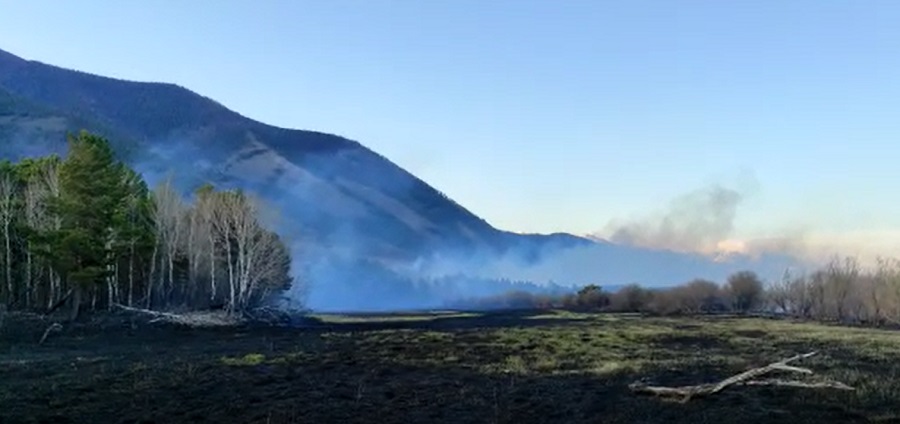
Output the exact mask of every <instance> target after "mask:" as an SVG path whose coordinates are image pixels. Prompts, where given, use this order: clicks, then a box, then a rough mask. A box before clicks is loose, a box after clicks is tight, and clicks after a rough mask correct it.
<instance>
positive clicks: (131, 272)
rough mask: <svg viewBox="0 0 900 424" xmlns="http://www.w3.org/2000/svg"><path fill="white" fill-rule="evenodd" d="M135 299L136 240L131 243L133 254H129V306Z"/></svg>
mask: <svg viewBox="0 0 900 424" xmlns="http://www.w3.org/2000/svg"><path fill="white" fill-rule="evenodd" d="M133 300H134V242H132V243H131V255H129V256H128V306H134V305H132V302H133Z"/></svg>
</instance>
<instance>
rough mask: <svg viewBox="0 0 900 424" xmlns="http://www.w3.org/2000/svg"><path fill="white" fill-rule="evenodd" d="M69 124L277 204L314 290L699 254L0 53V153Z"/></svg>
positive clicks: (182, 100)
mask: <svg viewBox="0 0 900 424" xmlns="http://www.w3.org/2000/svg"><path fill="white" fill-rule="evenodd" d="M81 129H87V130H90V131H92V132H96V133H98V134H100V135H103V136H106V137H108V138H109V139H110V140H111V141H113V142H114V145H115V146H116V147H117V151H118V152H121V153H122V155H123V156H125V159H126V160H127V161H129V162H130V163H132V164H133V165H134V166H135V167H136V168H137V169H138V171H140V172H141V173H142V174H144V176H145V178H146V179H147V180H148V181H149V182H151V183H153V182H158V181H161V180H162V179H163V178H165V177H166V176H167V175H169V174H170V173H171V172H172V171H173V170H174V171H180V172H176V173H175V174H174V178H175V179H176V182H177V183H178V186H179V187H181V188H182V189H183V190H184V191H185V193H186V194H187V193H189V192H190V191H191V190H192V189H193V188H195V187H197V186H199V185H200V184H202V183H205V182H212V183H213V184H215V185H217V186H223V187H239V188H246V189H250V190H253V191H254V192H257V193H258V194H259V195H260V196H261V197H262V198H263V199H264V200H265V201H266V202H267V203H268V204H271V205H272V206H274V207H275V208H277V209H279V210H280V211H281V212H282V215H283V217H282V219H280V220H279V222H280V225H279V232H280V233H282V234H283V235H284V236H286V238H287V239H288V240H292V241H293V244H292V250H293V251H294V253H295V257H297V258H298V259H299V258H313V259H309V260H310V261H319V259H320V258H331V259H328V260H325V259H322V260H321V261H319V262H320V263H314V264H312V266H313V268H315V269H316V270H317V271H315V272H313V273H312V274H311V275H310V276H309V278H310V279H312V280H313V281H314V282H315V283H317V284H319V285H320V286H322V285H323V284H324V285H326V286H327V285H336V284H352V283H350V282H345V281H344V280H348V279H360V278H361V279H368V278H374V277H370V275H373V274H376V272H370V273H350V274H342V273H340V272H338V268H341V267H346V266H354V265H352V264H355V263H359V262H360V261H364V262H366V265H365V266H362V267H361V268H360V269H370V266H372V264H378V266H383V267H384V268H385V269H391V270H396V269H405V270H406V271H404V272H400V274H399V277H398V278H415V275H414V274H415V273H416V272H420V271H416V270H413V271H410V270H411V269H412V268H410V267H409V266H408V265H409V264H411V263H421V262H422V261H423V260H425V261H432V260H435V261H437V262H440V263H441V264H448V263H452V264H455V267H456V268H457V269H456V271H457V272H459V271H465V272H472V273H478V272H482V273H488V274H490V273H491V272H493V271H491V272H488V271H484V270H485V269H492V267H495V265H494V264H492V261H501V262H504V263H508V264H514V266H515V267H519V268H523V267H532V266H536V265H539V264H543V263H544V261H545V260H546V259H547V258H548V257H556V256H559V255H560V254H561V253H562V252H566V251H571V250H573V249H575V250H579V249H580V250H585V249H588V250H591V251H593V252H594V254H595V255H601V256H603V257H611V258H621V259H627V260H620V262H622V264H616V263H609V264H608V266H609V267H611V269H612V268H616V267H618V268H616V269H619V271H615V270H613V271H615V272H612V271H610V270H600V271H597V270H594V271H591V272H592V275H585V276H583V279H588V280H589V279H592V278H594V277H593V274H597V277H596V278H598V279H602V275H616V276H617V277H616V278H622V276H623V275H625V274H627V272H625V271H627V270H625V269H624V268H622V267H623V266H625V265H623V264H628V266H637V267H642V266H643V267H648V266H652V265H655V264H657V265H659V266H660V267H661V271H660V275H662V273H663V272H665V269H676V270H678V272H675V273H673V275H672V276H671V277H668V278H673V279H674V278H683V275H685V273H686V271H685V270H687V269H689V268H690V267H691V266H694V264H699V263H701V262H702V261H703V259H702V258H700V257H699V256H697V255H680V254H676V253H674V252H663V251H652V250H648V249H639V248H633V247H628V246H619V245H615V244H613V243H609V242H606V241H599V240H591V239H588V238H585V237H581V236H576V235H572V234H568V233H553V234H517V233H513V232H509V231H504V230H501V229H498V228H495V227H494V226H492V225H491V224H489V223H488V222H487V221H485V220H484V219H482V218H481V217H479V216H477V215H476V214H475V213H473V212H471V211H470V210H469V209H467V208H465V207H464V206H462V205H460V204H458V203H457V202H455V201H453V200H452V199H450V198H449V197H448V196H446V195H444V194H443V193H441V192H440V191H439V190H437V189H435V188H434V187H432V186H430V185H429V184H427V183H426V182H425V181H423V180H422V179H420V178H418V177H417V176H415V175H413V174H411V173H409V172H408V171H406V170H404V169H403V168H401V167H400V166H398V165H397V164H395V163H393V162H392V161H390V160H389V159H388V158H386V157H384V156H382V155H380V154H378V153H377V152H374V151H372V150H370V149H368V148H366V147H365V146H364V145H362V144H361V143H359V142H357V141H354V140H350V139H348V138H345V137H341V136H338V135H333V134H329V133H324V132H318V131H309V130H299V129H287V128H280V127H275V126H272V125H268V124H265V123H262V122H259V121H256V120H253V119H251V118H248V117H246V116H244V115H241V114H240V113H238V112H236V111H233V110H231V109H228V108H227V107H226V106H224V105H222V104H221V103H219V102H217V101H215V100H213V99H211V98H209V97H206V96H203V95H200V94H197V93H195V92H193V91H191V90H189V89H187V88H184V87H181V86H178V85H175V84H170V83H159V82H135V81H128V80H124V79H116V78H108V77H104V76H100V75H95V74H91V73H87V72H82V71H74V70H69V69H65V68H60V67H56V66H53V65H48V64H45V63H42V62H38V61H31V60H26V59H23V58H20V57H18V56H15V55H13V54H12V53H8V52H4V51H3V50H0V139H2V138H4V137H5V138H7V139H8V141H7V142H5V143H4V144H3V145H0V157H2V158H15V157H18V156H22V155H35V154H43V153H46V152H56V153H62V152H63V151H64V148H65V143H64V140H65V134H66V133H67V132H72V131H77V130H81ZM273 209H274V208H273ZM584 260H586V261H588V262H591V261H593V262H603V263H606V262H604V260H603V258H602V257H598V258H593V259H592V258H591V257H589V256H587V257H586V259H584ZM321 263H329V264H333V266H332V267H331V268H328V267H324V268H323V266H321ZM635 264H638V265H635ZM640 264H643V265H640ZM307 265H310V264H299V263H298V266H297V268H298V269H307V268H309V266H307ZM544 265H545V264H544ZM544 265H541V266H544ZM579 266H580V265H579ZM735 266H736V265H735ZM485 267H487V268H485ZM431 268H435V267H434V266H431ZM451 268H452V267H451ZM589 268H590V267H586V268H585V270H587V269H589ZM323 269H324V271H323ZM514 271H520V269H518V268H517V269H516V270H514ZM576 271H577V270H576ZM567 272H568V271H567ZM716 272H717V273H721V272H722V271H721V270H718V269H717V271H716ZM395 273H396V272H395ZM410 273H412V274H410ZM604 273H605V274H604ZM408 274H409V275H408ZM638 274H640V273H638ZM410 275H412V277H410ZM497 277H498V278H500V277H502V275H499V276H497ZM385 278H388V277H385ZM661 278H662V277H661ZM551 279H552V278H551ZM545 280H546V279H545ZM666 281H668V280H666ZM323 282H324V283H323ZM541 282H542V281H541ZM382 283H383V284H387V283H384V282H382ZM571 283H576V282H575V281H572V282H571ZM365 284H369V283H365ZM379 284H381V283H379ZM392 284H393V283H392ZM372 286H373V287H379V285H378V284H375V283H372ZM398 287H399V286H398ZM373 290H375V291H376V292H377V288H375V289H373ZM341 292H342V293H343V292H345V290H341ZM349 292H351V293H354V292H353V291H352V290H350V291H349ZM356 295H358V296H360V297H361V298H365V297H366V296H372V294H370V293H368V292H366V291H365V290H362V291H359V292H358V293H356ZM376 295H377V293H376Z"/></svg>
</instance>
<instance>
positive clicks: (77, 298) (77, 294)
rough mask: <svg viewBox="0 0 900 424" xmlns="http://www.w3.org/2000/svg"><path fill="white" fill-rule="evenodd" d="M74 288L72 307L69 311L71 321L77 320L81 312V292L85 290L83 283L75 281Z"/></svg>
mask: <svg viewBox="0 0 900 424" xmlns="http://www.w3.org/2000/svg"><path fill="white" fill-rule="evenodd" d="M72 289H73V290H72V309H71V312H70V313H69V321H75V320H77V319H78V315H79V314H80V312H81V292H82V290H83V289H82V287H81V284H79V283H75V286H74V287H73V288H72Z"/></svg>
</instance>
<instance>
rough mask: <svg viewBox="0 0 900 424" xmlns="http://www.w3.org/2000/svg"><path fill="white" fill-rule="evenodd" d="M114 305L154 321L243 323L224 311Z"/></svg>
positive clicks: (199, 324) (216, 324) (198, 324)
mask: <svg viewBox="0 0 900 424" xmlns="http://www.w3.org/2000/svg"><path fill="white" fill-rule="evenodd" d="M112 306H114V307H116V308H119V309H121V310H123V311H126V312H132V313H139V314H144V315H150V316H152V317H154V318H153V319H152V320H150V322H151V323H154V322H167V323H171V324H179V325H186V326H188V327H225V326H232V325H237V324H240V323H241V319H240V318H238V317H235V316H232V315H228V314H227V313H225V312H222V311H214V312H206V311H204V312H190V313H186V314H173V313H170V312H160V311H151V310H149V309H140V308H132V307H130V306H125V305H120V304H118V303H114V304H113V305H112Z"/></svg>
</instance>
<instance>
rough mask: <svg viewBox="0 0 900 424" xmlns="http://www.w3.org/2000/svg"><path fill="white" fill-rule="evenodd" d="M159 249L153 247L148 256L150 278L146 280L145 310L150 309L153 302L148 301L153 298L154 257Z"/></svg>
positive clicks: (155, 246)
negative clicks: (151, 252)
mask: <svg viewBox="0 0 900 424" xmlns="http://www.w3.org/2000/svg"><path fill="white" fill-rule="evenodd" d="M158 250H159V247H158V246H157V245H154V246H153V254H152V255H151V256H150V278H148V279H147V298H146V303H147V305H146V308H147V309H152V308H151V306H152V304H153V302H152V301H151V300H150V299H152V298H153V277H155V275H154V274H156V255H157V253H158Z"/></svg>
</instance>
